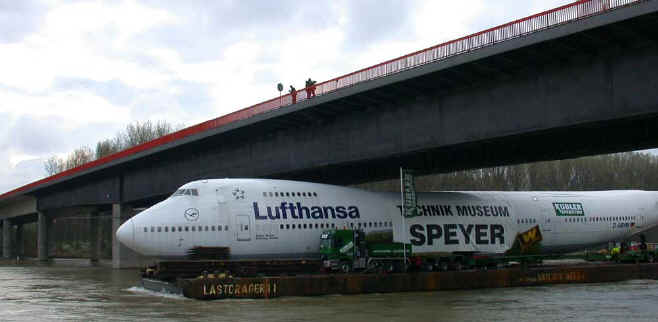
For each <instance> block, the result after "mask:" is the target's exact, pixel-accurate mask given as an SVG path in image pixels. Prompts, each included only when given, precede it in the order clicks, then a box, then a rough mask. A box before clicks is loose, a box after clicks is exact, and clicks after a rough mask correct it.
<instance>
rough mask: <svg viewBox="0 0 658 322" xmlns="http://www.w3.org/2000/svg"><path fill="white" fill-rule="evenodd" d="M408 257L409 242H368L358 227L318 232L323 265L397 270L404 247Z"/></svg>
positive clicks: (348, 269) (338, 268)
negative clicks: (404, 243) (356, 228)
mask: <svg viewBox="0 0 658 322" xmlns="http://www.w3.org/2000/svg"><path fill="white" fill-rule="evenodd" d="M405 246H406V252H407V258H409V257H411V254H412V251H411V245H410V244H407V245H403V244H402V243H394V242H388V243H382V242H380V243H369V242H368V241H367V240H366V234H365V232H363V231H362V230H354V229H332V230H325V231H323V232H322V235H320V253H321V254H322V260H323V266H324V268H325V269H328V270H330V271H341V272H344V273H347V272H351V271H362V270H374V269H378V270H387V271H397V270H400V268H401V267H403V265H402V263H403V261H404V250H405Z"/></svg>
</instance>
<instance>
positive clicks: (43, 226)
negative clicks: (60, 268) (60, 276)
mask: <svg viewBox="0 0 658 322" xmlns="http://www.w3.org/2000/svg"><path fill="white" fill-rule="evenodd" d="M51 225H52V219H50V218H48V216H46V214H45V213H44V212H42V211H40V212H39V213H38V219H37V252H38V257H39V261H41V262H46V261H48V260H49V259H50V257H49V256H48V244H49V243H48V230H49V228H50V226H51Z"/></svg>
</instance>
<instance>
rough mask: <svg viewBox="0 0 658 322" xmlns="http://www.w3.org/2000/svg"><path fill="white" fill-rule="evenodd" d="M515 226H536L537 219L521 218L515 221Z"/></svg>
mask: <svg viewBox="0 0 658 322" xmlns="http://www.w3.org/2000/svg"><path fill="white" fill-rule="evenodd" d="M516 223H517V224H536V223H537V219H535V218H521V219H517V220H516Z"/></svg>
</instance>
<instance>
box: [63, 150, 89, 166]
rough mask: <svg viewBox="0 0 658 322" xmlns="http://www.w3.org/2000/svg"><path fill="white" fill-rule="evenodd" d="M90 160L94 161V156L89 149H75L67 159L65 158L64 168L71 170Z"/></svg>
mask: <svg viewBox="0 0 658 322" xmlns="http://www.w3.org/2000/svg"><path fill="white" fill-rule="evenodd" d="M92 160H94V154H93V152H92V151H91V148H89V147H88V146H83V147H80V148H77V149H75V150H74V151H73V153H71V154H69V156H68V158H66V162H65V167H66V169H67V170H68V169H73V168H75V167H79V166H81V165H83V164H85V163H87V162H89V161H92Z"/></svg>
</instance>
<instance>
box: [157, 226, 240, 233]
mask: <svg viewBox="0 0 658 322" xmlns="http://www.w3.org/2000/svg"><path fill="white" fill-rule="evenodd" d="M222 228H223V230H224V231H228V225H224V226H222V225H219V226H171V229H170V227H169V226H164V227H162V226H157V227H156V226H151V227H150V231H151V232H152V233H155V232H158V233H160V232H163V231H164V232H165V233H168V232H170V231H171V232H172V233H173V232H176V231H179V232H183V231H222ZM144 232H145V233H147V232H149V227H144Z"/></svg>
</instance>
